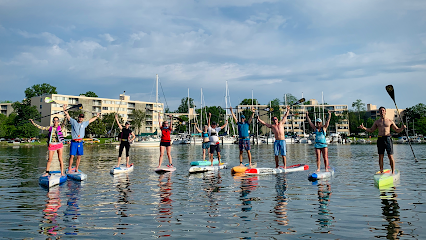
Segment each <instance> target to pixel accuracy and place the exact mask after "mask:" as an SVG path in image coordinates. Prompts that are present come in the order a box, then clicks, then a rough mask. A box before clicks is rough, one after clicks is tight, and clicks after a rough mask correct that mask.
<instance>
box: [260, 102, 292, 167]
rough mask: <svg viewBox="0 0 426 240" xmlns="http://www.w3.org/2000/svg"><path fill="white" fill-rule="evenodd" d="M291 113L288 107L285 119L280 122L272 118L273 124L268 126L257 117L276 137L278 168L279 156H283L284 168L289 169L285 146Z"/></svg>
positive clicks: (276, 164) (275, 147)
mask: <svg viewBox="0 0 426 240" xmlns="http://www.w3.org/2000/svg"><path fill="white" fill-rule="evenodd" d="M289 113H290V106H287V112H286V113H285V115H284V117H283V119H281V121H279V122H278V118H277V117H272V122H273V124H268V123H266V122H264V121H263V120H262V119H260V118H259V116H257V119H258V120H259V122H260V123H261V124H263V125H265V126H266V127H268V128H270V129H271V130H272V132H273V133H274V135H275V142H274V154H275V167H276V168H278V167H279V165H278V156H279V155H281V156H282V158H283V164H284V166H283V167H284V168H286V167H287V159H286V144H285V133H284V124H285V122H286V121H287V116H288V114H289Z"/></svg>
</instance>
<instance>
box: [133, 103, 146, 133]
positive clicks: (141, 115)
mask: <svg viewBox="0 0 426 240" xmlns="http://www.w3.org/2000/svg"><path fill="white" fill-rule="evenodd" d="M145 118H146V114H145V112H143V111H142V110H139V109H133V110H132V119H133V120H132V125H133V126H134V127H135V133H139V132H140V128H141V127H142V125H143V123H144V122H145Z"/></svg>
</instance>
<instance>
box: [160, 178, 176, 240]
mask: <svg viewBox="0 0 426 240" xmlns="http://www.w3.org/2000/svg"><path fill="white" fill-rule="evenodd" d="M172 174H173V173H172V172H169V173H165V174H160V175H159V177H158V187H159V188H160V201H159V203H158V215H157V217H156V219H157V222H159V223H160V225H159V226H158V228H160V227H163V225H164V224H166V225H167V226H165V230H158V232H157V234H159V235H158V237H171V236H172V235H171V232H172V231H173V230H172V229H171V224H170V223H171V222H172V219H173V205H172V202H173V200H172V199H171V198H170V197H171V196H172V185H173V182H172Z"/></svg>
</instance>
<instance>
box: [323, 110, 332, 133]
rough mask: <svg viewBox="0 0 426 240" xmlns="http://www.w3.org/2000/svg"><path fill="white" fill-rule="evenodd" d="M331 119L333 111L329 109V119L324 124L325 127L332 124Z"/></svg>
mask: <svg viewBox="0 0 426 240" xmlns="http://www.w3.org/2000/svg"><path fill="white" fill-rule="evenodd" d="M330 120H331V112H330V111H328V119H327V122H326V123H325V124H324V128H325V129H327V128H328V125H330Z"/></svg>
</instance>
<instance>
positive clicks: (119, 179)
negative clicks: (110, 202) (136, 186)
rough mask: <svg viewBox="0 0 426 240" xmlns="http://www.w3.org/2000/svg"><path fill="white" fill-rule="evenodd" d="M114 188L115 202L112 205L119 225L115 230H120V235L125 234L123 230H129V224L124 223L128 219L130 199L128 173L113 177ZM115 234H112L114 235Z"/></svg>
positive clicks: (130, 191)
mask: <svg viewBox="0 0 426 240" xmlns="http://www.w3.org/2000/svg"><path fill="white" fill-rule="evenodd" d="M114 183H115V188H116V189H117V191H118V197H117V202H116V203H115V204H114V208H115V214H117V216H118V221H119V223H118V224H117V227H116V229H117V230H121V231H122V232H121V234H125V233H124V230H126V229H128V228H129V224H128V223H125V221H124V220H125V218H127V217H130V216H131V215H130V214H129V213H128V211H129V206H128V204H130V200H129V199H130V198H131V194H132V190H131V189H130V186H131V183H130V180H129V174H128V173H121V174H115V175H114ZM116 234H117V233H114V235H116Z"/></svg>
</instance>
